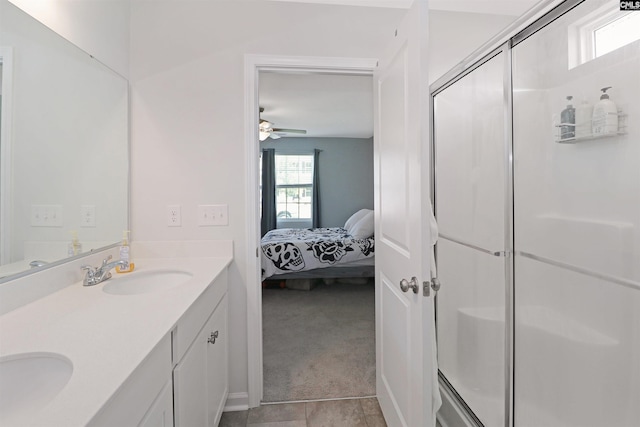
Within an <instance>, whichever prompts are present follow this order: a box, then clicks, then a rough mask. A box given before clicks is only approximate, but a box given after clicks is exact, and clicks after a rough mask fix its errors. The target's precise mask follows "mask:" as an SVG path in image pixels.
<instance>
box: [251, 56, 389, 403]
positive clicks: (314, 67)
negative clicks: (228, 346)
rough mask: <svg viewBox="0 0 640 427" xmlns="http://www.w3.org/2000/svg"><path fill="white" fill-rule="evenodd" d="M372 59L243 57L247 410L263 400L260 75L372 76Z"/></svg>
mask: <svg viewBox="0 0 640 427" xmlns="http://www.w3.org/2000/svg"><path fill="white" fill-rule="evenodd" d="M377 65H378V60H377V59H375V58H355V57H354V58H347V57H344V58H342V57H315V56H283V55H258V54H247V55H245V57H244V89H245V90H244V93H245V100H244V123H245V129H244V140H245V155H246V175H245V176H246V179H247V192H246V200H245V203H246V206H247V209H246V212H247V213H248V214H247V215H248V218H247V221H246V229H245V232H246V239H245V249H246V257H247V265H246V283H247V359H248V375H247V380H248V381H247V382H248V404H249V408H255V407H257V406H260V402H261V401H262V397H263V371H262V368H263V367H262V286H261V277H260V276H261V272H260V257H259V256H260V252H259V251H260V218H259V215H258V212H260V205H259V202H260V201H259V200H258V198H259V187H258V186H259V177H258V157H259V154H260V151H259V143H258V141H259V139H258V122H259V118H258V116H259V114H258V107H259V105H258V94H259V91H258V88H259V79H258V77H259V74H260V71H281V72H285V73H286V72H294V71H296V72H300V71H305V72H314V73H324V74H357V75H370V76H373V71H374V69H375V68H376V67H377Z"/></svg>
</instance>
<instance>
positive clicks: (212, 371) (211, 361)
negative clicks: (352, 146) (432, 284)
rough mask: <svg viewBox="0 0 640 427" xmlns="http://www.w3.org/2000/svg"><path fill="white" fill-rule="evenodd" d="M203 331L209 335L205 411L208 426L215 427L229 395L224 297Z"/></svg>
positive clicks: (225, 305) (225, 301)
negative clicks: (206, 402) (206, 411)
mask: <svg viewBox="0 0 640 427" xmlns="http://www.w3.org/2000/svg"><path fill="white" fill-rule="evenodd" d="M207 328H208V329H207ZM204 331H208V333H209V338H208V340H207V341H208V343H207V395H208V406H207V409H208V411H209V413H208V418H207V419H208V422H209V424H208V425H209V426H216V425H218V422H219V421H220V417H222V410H223V409H224V405H225V403H226V401H227V394H228V393H229V378H228V369H227V367H228V366H229V363H228V340H227V298H226V297H225V298H224V299H223V300H222V301H220V304H219V305H218V307H217V308H216V310H215V311H214V312H213V315H212V316H211V319H209V322H207V326H205V329H204Z"/></svg>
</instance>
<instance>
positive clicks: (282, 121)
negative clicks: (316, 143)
mask: <svg viewBox="0 0 640 427" xmlns="http://www.w3.org/2000/svg"><path fill="white" fill-rule="evenodd" d="M259 87H260V92H259V103H260V107H262V108H264V112H263V113H262V114H261V118H262V119H264V120H268V121H269V122H271V123H272V124H273V126H274V127H275V128H287V129H291V128H293V129H304V130H306V131H307V135H306V136H307V137H309V136H314V137H322V138H332V137H343V138H370V137H372V136H373V80H372V78H371V76H356V75H332V74H314V73H274V72H262V73H260V84H259ZM282 135H283V136H287V135H286V134H282ZM289 136H296V137H298V136H301V135H299V134H290V135H289Z"/></svg>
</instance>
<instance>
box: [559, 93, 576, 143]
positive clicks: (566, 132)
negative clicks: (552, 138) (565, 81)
mask: <svg viewBox="0 0 640 427" xmlns="http://www.w3.org/2000/svg"><path fill="white" fill-rule="evenodd" d="M572 99H573V96H570V95H569V96H567V101H569V103H568V105H567V108H565V109H564V110H562V113H560V122H561V125H560V139H568V138H573V137H575V136H576V109H575V108H573V105H571V100H572Z"/></svg>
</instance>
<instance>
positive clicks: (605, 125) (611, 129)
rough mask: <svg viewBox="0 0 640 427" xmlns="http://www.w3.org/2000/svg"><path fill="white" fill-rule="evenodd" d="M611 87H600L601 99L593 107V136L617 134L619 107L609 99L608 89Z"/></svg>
mask: <svg viewBox="0 0 640 427" xmlns="http://www.w3.org/2000/svg"><path fill="white" fill-rule="evenodd" d="M609 89H611V86H609V87H603V88H602V89H600V90H601V91H602V95H601V96H600V101H598V103H597V104H596V105H595V106H594V107H593V116H592V119H591V129H592V131H593V136H598V135H607V134H615V133H617V132H618V109H617V108H616V104H615V103H614V102H613V101H612V100H611V99H609V95H608V94H607V90H609Z"/></svg>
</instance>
